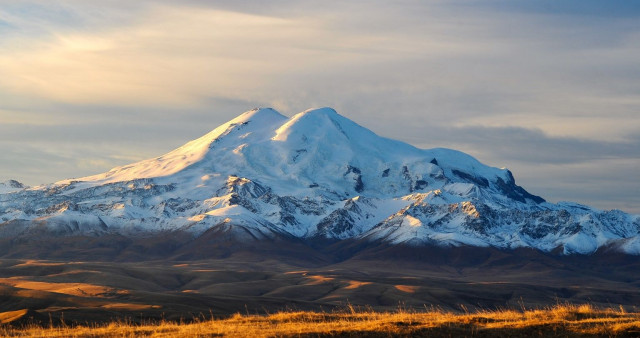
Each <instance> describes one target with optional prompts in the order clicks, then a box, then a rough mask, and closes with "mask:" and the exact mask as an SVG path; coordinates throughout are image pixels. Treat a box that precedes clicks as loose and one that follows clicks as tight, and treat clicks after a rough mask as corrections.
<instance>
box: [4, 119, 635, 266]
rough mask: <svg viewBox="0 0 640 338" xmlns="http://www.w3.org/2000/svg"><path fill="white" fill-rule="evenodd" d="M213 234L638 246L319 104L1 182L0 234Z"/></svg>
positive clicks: (503, 176) (612, 228) (591, 215)
mask: <svg viewBox="0 0 640 338" xmlns="http://www.w3.org/2000/svg"><path fill="white" fill-rule="evenodd" d="M212 231H213V232H215V233H224V234H225V236H226V238H232V239H233V240H235V241H239V242H252V241H262V240H266V239H273V238H293V239H300V240H314V239H327V240H335V241H340V240H347V239H352V240H359V241H368V242H381V243H387V244H389V245H411V246H425V245H436V246H461V245H466V246H477V247H495V248H500V249H516V248H522V247H525V248H534V249H538V250H541V251H544V252H554V253H559V254H592V253H594V252H596V251H598V250H614V251H618V252H623V253H627V254H631V255H639V254H640V240H639V234H640V215H630V214H626V213H624V212H622V211H619V210H610V211H602V210H597V209H595V208H591V207H588V206H584V205H580V204H576V203H569V202H566V203H557V204H554V203H549V202H547V201H545V200H544V199H543V198H541V197H539V196H535V195H532V194H530V193H529V192H527V191H526V190H525V189H524V188H522V187H520V186H518V185H517V184H516V181H515V179H514V176H513V174H512V173H511V172H510V171H509V170H507V169H504V168H494V167H490V166H487V165H485V164H482V163H480V162H479V161H478V160H476V159H475V158H473V157H472V156H470V155H467V154H465V153H462V152H459V151H456V150H451V149H445V148H436V149H419V148H416V147H414V146H412V145H409V144H406V143H403V142H400V141H396V140H392V139H388V138H384V137H380V136H378V135H376V134H375V133H374V132H372V131H370V130H368V129H366V128H364V127H362V126H360V125H358V124H357V123H355V122H353V121H351V120H349V119H348V118H346V117H344V116H342V115H340V114H338V113H337V112H336V111H335V110H333V109H331V108H318V109H309V110H306V111H304V112H301V113H299V114H296V115H294V116H292V117H291V118H289V117H286V116H284V115H282V114H280V113H278V112H277V111H275V110H274V109H271V108H260V109H253V110H250V111H247V112H245V113H243V114H241V115H239V116H238V117H236V118H234V119H232V120H231V121H229V122H227V123H224V124H222V125H220V126H219V127H217V128H215V129H213V130H212V131H211V132H209V133H208V134H206V135H204V136H202V137H200V138H198V139H195V140H193V141H191V142H188V143H187V144H185V145H183V146H182V147H180V148H177V149H175V150H173V151H171V152H169V153H167V154H165V155H162V156H159V157H156V158H153V159H148V160H144V161H140V162H137V163H133V164H129V165H125V166H121V167H117V168H113V169H111V170H109V171H108V172H105V173H101V174H97V175H93V176H88V177H82V178H75V179H67V180H63V181H59V182H56V183H52V184H46V185H41V186H36V187H26V186H24V185H22V184H20V183H19V182H16V181H7V182H5V183H0V238H5V239H20V240H29V239H30V238H49V237H51V236H58V237H64V236H91V237H100V236H104V235H109V234H110V235H113V234H117V235H121V236H129V237H145V236H153V235H154V234H157V233H163V234H171V233H173V232H176V233H177V232H180V233H185V232H186V233H188V234H190V236H192V237H193V238H198V237H199V236H202V235H203V234H205V233H211V232H212Z"/></svg>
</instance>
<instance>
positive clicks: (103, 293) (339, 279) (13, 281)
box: [0, 248, 640, 325]
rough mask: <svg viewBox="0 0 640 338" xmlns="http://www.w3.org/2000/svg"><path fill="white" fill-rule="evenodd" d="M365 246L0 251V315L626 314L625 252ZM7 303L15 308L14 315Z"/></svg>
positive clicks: (17, 319) (629, 278) (95, 319)
mask: <svg viewBox="0 0 640 338" xmlns="http://www.w3.org/2000/svg"><path fill="white" fill-rule="evenodd" d="M406 250H407V251H406V252H399V251H398V248H393V249H387V250H383V249H378V251H369V256H367V255H360V256H356V257H352V258H350V259H346V260H343V261H336V262H326V261H324V262H322V261H318V259H317V258H316V259H314V260H313V261H305V260H304V259H301V258H300V257H297V258H296V259H294V258H293V257H292V259H291V261H292V262H295V263H285V261H286V258H285V257H282V256H273V257H269V256H261V257H260V256H250V255H237V256H233V255H232V256H230V257H226V258H208V259H200V260H189V261H186V260H185V261H178V260H166V259H165V260H150V261H124V260H123V261H111V262H104V261H88V260H87V261H74V260H66V261H62V260H43V259H24V258H23V259H11V258H5V259H2V260H0V315H1V318H0V321H2V322H6V323H9V322H11V323H13V324H14V325H15V324H21V323H28V322H38V323H44V324H51V323H53V324H54V325H56V324H58V323H63V322H64V323H65V324H72V323H93V324H99V323H109V322H112V321H118V320H126V321H128V322H131V323H140V322H145V321H149V320H169V321H185V322H189V321H191V320H194V319H196V318H212V317H213V318H225V317H228V316H231V315H233V314H236V313H241V314H243V315H265V314H270V313H275V312H278V311H329V312H331V311H335V310H341V309H344V308H345V307H349V306H354V307H360V308H366V309H368V310H373V311H395V310H397V309H398V308H402V309H406V310H409V311H425V310H433V309H438V310H439V311H447V312H452V313H464V312H476V311H484V310H496V309H523V308H527V309H536V308H545V307H549V306H553V305H556V304H565V303H570V304H590V305H591V306H594V307H597V308H615V309H618V308H619V309H622V310H624V311H630V312H635V311H636V310H637V308H636V307H635V306H636V305H637V304H640V292H638V290H640V264H639V263H638V261H637V259H636V258H635V257H633V256H626V255H615V254H605V253H603V254H597V255H594V256H554V255H548V254H542V253H540V252H537V251H533V250H526V251H514V252H504V251H499V250H493V249H477V248H473V249H472V248H449V249H444V248H442V249H437V248H430V249H424V248H423V249H421V250H417V251H411V249H406ZM16 311H17V312H16Z"/></svg>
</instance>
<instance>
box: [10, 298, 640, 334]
mask: <svg viewBox="0 0 640 338" xmlns="http://www.w3.org/2000/svg"><path fill="white" fill-rule="evenodd" d="M12 315H16V314H12ZM0 336H9V337H14V336H20V337H87V336H89V337H135V336H149V337H203V336H208V337H210V336H224V337H266V336H269V337H273V336H276V337H285V336H292V337H300V336H304V337H319V336H322V337H327V336H329V337H330V336H350V337H354V336H356V337H357V336H379V337H393V336H429V337H449V336H454V337H457V336H466V337H503V336H509V337H514V336H515V337H530V336H545V337H549V336H551V337H553V336H558V337H592V336H605V337H616V336H620V337H637V336H640V313H638V312H627V311H624V309H622V308H620V309H611V308H609V309H596V308H594V307H592V306H590V305H568V304H565V305H556V306H553V307H550V308H546V309H535V310H520V311H517V310H498V311H480V312H474V313H464V314H459V313H458V314H456V313H451V312H446V311H442V310H438V309H425V311H423V312H416V311H406V310H402V309H399V310H397V311H394V312H375V311H370V310H362V309H354V308H353V307H351V306H349V307H348V308H347V309H346V310H344V311H341V312H332V313H328V312H278V313H274V314H269V315H242V314H235V315H233V316H231V317H229V318H225V319H202V318H201V319H195V320H194V321H193V322H190V323H175V322H167V321H163V322H159V323H146V324H131V323H128V322H114V323H110V324H108V325H102V326H98V325H96V326H73V327H71V326H61V327H40V326H37V325H27V326H24V327H18V328H16V327H12V326H7V325H5V326H0Z"/></svg>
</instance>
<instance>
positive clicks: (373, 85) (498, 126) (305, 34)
mask: <svg viewBox="0 0 640 338" xmlns="http://www.w3.org/2000/svg"><path fill="white" fill-rule="evenodd" d="M322 106H329V107H333V108H335V109H336V110H337V111H338V112H339V113H340V114H342V115H344V116H346V117H348V118H350V119H351V120H353V121H355V122H356V123H358V124H360V125H362V126H364V127H367V128H369V129H371V130H373V131H374V132H376V133H377V134H379V135H382V136H385V137H390V138H394V139H399V140H402V141H405V142H408V143H410V144H413V145H415V146H417V147H420V148H433V147H446V148H453V149H457V150H461V151H464V152H466V153H469V154H470V155H472V156H474V157H476V158H477V159H479V160H480V161H482V162H483V163H485V164H488V165H491V166H495V167H507V168H509V169H510V170H511V171H512V172H513V173H514V176H515V178H516V181H517V183H518V184H519V185H521V186H523V187H524V188H525V189H527V190H528V191H529V192H531V193H533V194H536V195H540V196H542V197H544V198H545V199H547V200H548V201H550V202H557V201H575V202H579V203H583V204H587V205H590V206H593V207H596V208H599V209H614V208H615V209H621V210H623V211H627V212H631V213H637V214H640V3H638V2H633V1H617V0H612V1H593V0H573V1H567V0H553V1H552V0H529V1H524V0H523V1H513V0H503V1H500V0H493V1H489V0H485V1H480V0H447V1H419V0H415V1H410V0H405V1H377V0H371V1H322V2H316V1H289V0H275V1H268V2H266V1H248V0H236V1H226V0H223V1H195V0H192V1H184V0H183V1H169V0H160V1H157V0H156V1H150V0H138V1H124V0H111V1H87V0H57V1H56V0H48V1H29V0H19V1H18V0H0V149H1V154H2V155H0V181H4V180H7V179H16V180H18V181H21V182H23V183H25V184H28V185H37V184H41V183H51V182H55V181H58V180H62V179H66V178H72V177H82V176H87V175H91V174H96V173H100V172H104V171H107V170H109V169H110V168H112V167H115V166H118V165H123V164H127V163H131V162H134V161H137V160H142V159H146V158H150V157H155V156H159V155H161V154H163V153H166V152H168V151H170V150H172V149H174V148H177V147H179V146H180V145H182V144H184V143H185V142H187V141H189V140H191V139H195V138H198V137H200V136H201V135H203V134H205V133H206V132H208V131H210V130H211V129H213V128H215V127H216V126H218V125H220V124H222V123H224V122H226V121H228V120H230V119H232V118H233V117H235V116H237V115H239V114H241V113H242V112H244V111H247V110H250V109H252V108H254V107H273V108H275V109H277V110H278V111H280V112H281V113H282V114H284V115H287V116H291V115H294V114H296V113H298V112H300V111H303V110H306V109H308V108H313V107H322Z"/></svg>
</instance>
